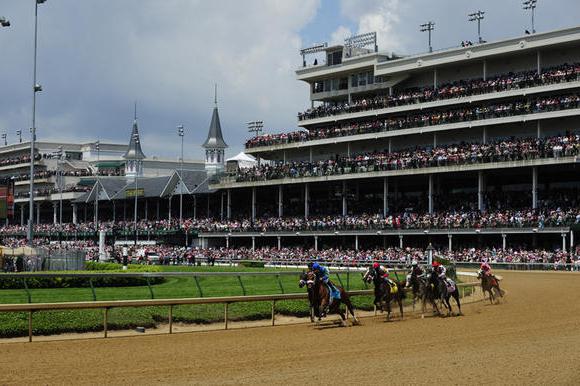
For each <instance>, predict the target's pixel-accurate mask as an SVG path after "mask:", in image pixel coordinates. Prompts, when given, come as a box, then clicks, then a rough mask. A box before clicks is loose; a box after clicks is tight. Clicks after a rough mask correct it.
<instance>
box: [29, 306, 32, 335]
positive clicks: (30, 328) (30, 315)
mask: <svg viewBox="0 0 580 386" xmlns="http://www.w3.org/2000/svg"><path fill="white" fill-rule="evenodd" d="M28 341H29V342H32V310H30V311H28Z"/></svg>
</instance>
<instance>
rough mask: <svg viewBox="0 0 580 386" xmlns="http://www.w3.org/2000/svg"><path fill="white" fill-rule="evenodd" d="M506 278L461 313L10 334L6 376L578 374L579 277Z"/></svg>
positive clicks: (182, 380) (482, 379)
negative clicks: (341, 323)
mask: <svg viewBox="0 0 580 386" xmlns="http://www.w3.org/2000/svg"><path fill="white" fill-rule="evenodd" d="M503 276H504V281H503V286H504V287H505V288H506V289H507V290H508V295H507V297H506V299H505V301H504V302H503V303H502V304H500V305H489V303H483V302H478V303H472V304H469V305H466V306H465V307H464V309H463V311H464V314H465V315H464V316H461V317H450V318H425V319H423V320H422V319H420V318H419V317H417V316H411V317H408V318H406V319H405V320H404V321H399V320H397V321H394V322H390V323H385V322H384V318H383V317H376V318H365V319H363V320H362V323H363V325H362V326H356V327H348V328H340V327H335V326H334V325H333V324H331V323H328V324H327V325H325V326H323V327H320V328H319V327H315V326H313V325H310V324H299V325H284V326H278V327H273V328H272V327H259V328H246V329H241V330H229V331H209V332H192V333H181V334H174V335H156V336H132V337H115V338H111V339H106V340H105V339H83V340H63V341H45V342H33V343H31V344H30V343H20V342H10V343H5V344H2V345H0V384H3V385H4V384H220V385H223V384H240V383H268V384H282V383H284V384H303V383H307V382H308V383H311V382H317V383H318V382H320V383H322V382H324V383H335V384H345V383H350V384H360V383H371V382H373V383H377V382H381V383H384V382H385V380H386V379H387V377H388V378H391V379H393V378H394V379H397V380H398V381H399V382H398V383H402V384H424V383H433V382H436V383H442V382H445V383H447V384H462V385H465V384H473V383H491V384H548V383H551V384H554V383H555V384H570V385H572V384H578V383H579V382H580V362H579V360H578V355H579V353H580V301H579V300H578V296H579V294H580V275H578V274H574V273H536V272H529V273H528V272H504V273H503Z"/></svg>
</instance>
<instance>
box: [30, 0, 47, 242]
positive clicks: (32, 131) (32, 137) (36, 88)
mask: <svg viewBox="0 0 580 386" xmlns="http://www.w3.org/2000/svg"><path fill="white" fill-rule="evenodd" d="M45 1H46V0H35V2H34V60H33V61H34V67H33V71H32V74H33V75H32V77H33V81H32V90H33V93H32V127H31V128H30V198H29V201H28V206H29V208H28V245H30V246H31V247H32V240H33V238H34V230H33V229H32V227H33V225H34V142H35V141H36V93H37V92H40V91H42V86H41V85H39V84H38V83H36V52H37V47H38V4H42V3H44V2H45Z"/></svg>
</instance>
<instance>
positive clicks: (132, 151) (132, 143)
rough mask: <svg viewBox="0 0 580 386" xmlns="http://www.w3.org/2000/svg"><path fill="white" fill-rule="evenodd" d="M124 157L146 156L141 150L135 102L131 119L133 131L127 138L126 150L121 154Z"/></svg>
mask: <svg viewBox="0 0 580 386" xmlns="http://www.w3.org/2000/svg"><path fill="white" fill-rule="evenodd" d="M123 158H125V159H132V160H135V159H137V160H142V159H145V158H147V157H146V156H145V154H144V153H143V150H141V140H140V139H139V127H138V126H137V103H135V116H134V119H133V131H132V132H131V138H130V139H129V147H128V148H127V152H126V153H125V155H123Z"/></svg>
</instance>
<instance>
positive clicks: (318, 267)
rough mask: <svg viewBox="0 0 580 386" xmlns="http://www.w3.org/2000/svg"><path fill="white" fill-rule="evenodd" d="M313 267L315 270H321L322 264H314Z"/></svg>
mask: <svg viewBox="0 0 580 386" xmlns="http://www.w3.org/2000/svg"><path fill="white" fill-rule="evenodd" d="M312 269H313V270H315V271H316V270H319V269H320V264H318V263H314V264H312Z"/></svg>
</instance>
